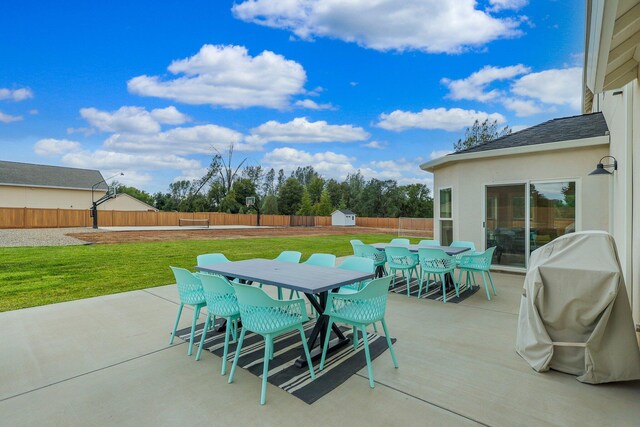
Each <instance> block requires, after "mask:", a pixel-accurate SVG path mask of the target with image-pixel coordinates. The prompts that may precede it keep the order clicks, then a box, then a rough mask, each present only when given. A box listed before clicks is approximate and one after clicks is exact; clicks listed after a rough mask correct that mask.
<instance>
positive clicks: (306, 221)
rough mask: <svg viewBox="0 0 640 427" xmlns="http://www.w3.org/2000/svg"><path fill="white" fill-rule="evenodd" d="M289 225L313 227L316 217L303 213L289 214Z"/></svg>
mask: <svg viewBox="0 0 640 427" xmlns="http://www.w3.org/2000/svg"><path fill="white" fill-rule="evenodd" d="M289 225H290V226H291V227H315V226H316V217H314V216H303V215H291V220H290V221H289Z"/></svg>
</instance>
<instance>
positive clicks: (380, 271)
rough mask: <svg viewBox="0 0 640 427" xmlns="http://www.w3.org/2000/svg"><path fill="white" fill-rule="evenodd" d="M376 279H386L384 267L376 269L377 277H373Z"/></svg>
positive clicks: (380, 266)
mask: <svg viewBox="0 0 640 427" xmlns="http://www.w3.org/2000/svg"><path fill="white" fill-rule="evenodd" d="M373 277H374V279H377V278H379V277H384V266H382V265H379V266H377V267H376V272H375V276H373Z"/></svg>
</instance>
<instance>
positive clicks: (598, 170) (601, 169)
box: [589, 156, 618, 175]
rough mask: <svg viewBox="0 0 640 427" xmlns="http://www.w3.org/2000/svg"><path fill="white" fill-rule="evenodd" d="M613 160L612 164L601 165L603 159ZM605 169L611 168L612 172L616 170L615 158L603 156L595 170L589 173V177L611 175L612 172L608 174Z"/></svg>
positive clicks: (616, 162)
mask: <svg viewBox="0 0 640 427" xmlns="http://www.w3.org/2000/svg"><path fill="white" fill-rule="evenodd" d="M607 158H608V159H613V163H609V164H607V165H605V164H604V163H602V161H603V160H604V159H607ZM607 168H613V170H614V171H617V170H618V161H617V160H616V158H615V157H613V156H604V157H603V158H601V159H600V161H599V162H598V164H597V165H596V169H595V170H594V171H593V172H591V173H590V174H589V175H611V174H613V172H610V171H608V170H607Z"/></svg>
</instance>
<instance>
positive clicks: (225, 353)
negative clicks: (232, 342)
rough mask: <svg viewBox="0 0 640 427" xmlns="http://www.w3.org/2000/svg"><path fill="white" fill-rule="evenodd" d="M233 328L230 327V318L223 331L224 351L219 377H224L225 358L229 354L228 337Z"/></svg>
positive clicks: (225, 371) (225, 369) (225, 370)
mask: <svg viewBox="0 0 640 427" xmlns="http://www.w3.org/2000/svg"><path fill="white" fill-rule="evenodd" d="M232 329H233V326H232V325H231V318H227V327H226V329H225V331H224V350H223V353H222V369H221V370H220V375H224V374H226V373H227V356H228V354H229V335H231V330H232Z"/></svg>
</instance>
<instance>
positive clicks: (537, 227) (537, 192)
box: [529, 181, 576, 251]
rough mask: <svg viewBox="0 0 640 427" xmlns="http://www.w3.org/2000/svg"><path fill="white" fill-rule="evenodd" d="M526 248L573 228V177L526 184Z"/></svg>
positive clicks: (574, 193) (574, 198)
mask: <svg viewBox="0 0 640 427" xmlns="http://www.w3.org/2000/svg"><path fill="white" fill-rule="evenodd" d="M529 193H530V203H531V218H530V219H529V223H530V233H529V235H530V237H529V238H530V245H529V249H530V251H533V250H535V249H537V248H539V247H540V246H543V245H545V244H547V243H549V242H550V241H552V240H553V239H555V238H557V237H560V236H562V235H564V234H567V233H573V232H574V231H576V183H575V181H564V182H542V183H532V184H531V185H530V191H529Z"/></svg>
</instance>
